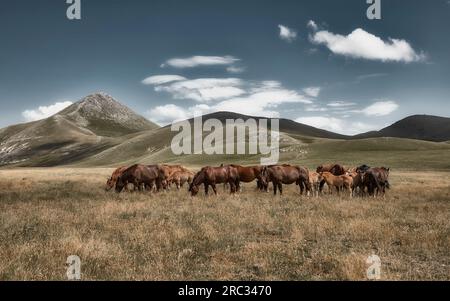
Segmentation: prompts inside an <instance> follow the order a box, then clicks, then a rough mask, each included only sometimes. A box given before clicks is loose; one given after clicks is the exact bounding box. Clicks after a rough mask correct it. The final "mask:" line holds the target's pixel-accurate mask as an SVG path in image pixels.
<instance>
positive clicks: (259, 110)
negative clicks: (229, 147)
mask: <svg viewBox="0 0 450 301" xmlns="http://www.w3.org/2000/svg"><path fill="white" fill-rule="evenodd" d="M154 86H155V91H157V92H167V93H169V94H170V95H171V96H172V98H173V99H191V100H195V101H197V102H201V103H202V104H201V105H196V106H193V107H188V108H185V107H181V106H177V105H175V104H169V105H166V106H159V107H156V108H153V109H152V110H150V111H149V112H148V114H147V116H149V117H150V118H151V119H152V120H154V121H156V122H163V123H164V122H167V123H170V122H172V121H173V120H177V119H186V118H189V117H193V114H194V112H199V110H200V111H202V113H203V114H205V113H210V112H217V111H230V112H236V113H241V114H247V115H257V116H263V117H279V112H278V111H277V109H278V107H279V106H281V105H283V104H287V103H302V104H312V100H311V99H310V97H309V96H308V95H304V94H302V93H299V92H298V91H295V90H290V89H286V88H285V87H283V85H282V84H281V83H280V82H278V81H246V80H243V79H239V78H222V79H220V78H200V79H192V80H191V79H186V80H181V81H176V82H169V83H167V84H154Z"/></svg>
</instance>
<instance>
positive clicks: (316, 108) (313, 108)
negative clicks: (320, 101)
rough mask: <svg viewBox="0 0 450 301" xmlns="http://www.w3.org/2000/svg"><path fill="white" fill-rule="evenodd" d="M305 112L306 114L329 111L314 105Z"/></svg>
mask: <svg viewBox="0 0 450 301" xmlns="http://www.w3.org/2000/svg"><path fill="white" fill-rule="evenodd" d="M305 111H306V112H326V111H328V109H327V108H324V107H319V106H316V105H312V106H308V107H306V109H305Z"/></svg>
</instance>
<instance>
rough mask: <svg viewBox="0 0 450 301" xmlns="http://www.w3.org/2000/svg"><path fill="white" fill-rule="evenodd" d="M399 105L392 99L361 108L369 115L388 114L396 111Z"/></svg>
mask: <svg viewBox="0 0 450 301" xmlns="http://www.w3.org/2000/svg"><path fill="white" fill-rule="evenodd" d="M398 108H399V105H398V104H397V103H396V102H394V101H391V100H388V101H379V102H376V103H374V104H372V105H370V106H368V107H366V108H365V109H363V110H361V112H362V113H364V114H365V115H367V116H386V115H389V114H391V113H392V112H394V111H396V110H397V109H398Z"/></svg>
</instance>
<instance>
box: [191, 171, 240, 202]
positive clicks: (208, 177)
mask: <svg viewBox="0 0 450 301" xmlns="http://www.w3.org/2000/svg"><path fill="white" fill-rule="evenodd" d="M224 183H228V184H230V193H231V194H234V193H236V188H238V187H239V172H238V170H237V168H235V167H233V166H230V165H228V166H223V167H210V166H208V167H203V168H202V170H200V171H199V172H198V173H197V174H196V175H195V176H194V179H193V180H192V183H191V185H189V192H190V193H191V195H192V196H196V195H197V194H198V191H199V186H200V185H202V184H203V185H204V186H205V194H206V195H208V191H209V186H211V187H212V189H213V191H214V194H215V195H217V188H216V184H224Z"/></svg>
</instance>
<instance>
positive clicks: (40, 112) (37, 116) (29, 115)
mask: <svg viewBox="0 0 450 301" xmlns="http://www.w3.org/2000/svg"><path fill="white" fill-rule="evenodd" d="M70 105H72V102H71V101H63V102H56V103H54V104H52V105H49V106H40V107H39V108H37V109H32V110H26V111H23V112H22V116H23V118H24V119H25V120H26V121H27V122H30V121H37V120H41V119H45V118H48V117H50V116H53V115H55V114H56V113H58V112H60V111H62V110H64V109H65V108H67V107H68V106H70Z"/></svg>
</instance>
